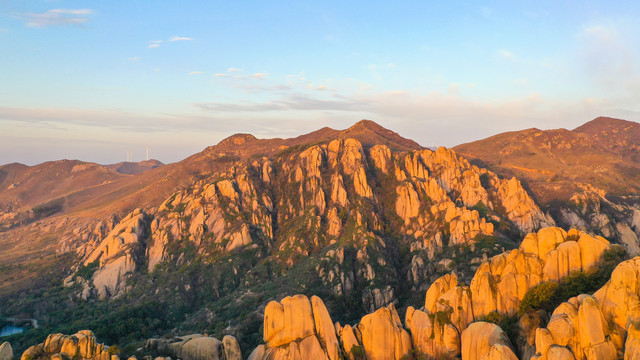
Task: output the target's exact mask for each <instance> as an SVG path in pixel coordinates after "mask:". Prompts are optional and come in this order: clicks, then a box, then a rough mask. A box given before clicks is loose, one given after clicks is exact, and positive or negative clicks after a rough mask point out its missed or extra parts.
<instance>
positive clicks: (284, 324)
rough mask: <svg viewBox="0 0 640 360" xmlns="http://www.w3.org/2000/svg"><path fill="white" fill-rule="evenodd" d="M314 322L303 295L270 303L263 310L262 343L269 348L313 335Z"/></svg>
mask: <svg viewBox="0 0 640 360" xmlns="http://www.w3.org/2000/svg"><path fill="white" fill-rule="evenodd" d="M314 326H315V322H314V319H313V313H312V309H311V303H310V302H309V299H308V298H307V297H306V296H304V295H296V296H289V297H286V298H284V299H282V301H281V302H276V301H272V302H270V303H269V304H268V305H267V307H266V308H265V310H264V341H266V342H267V345H268V346H269V347H277V346H281V345H285V344H289V343H291V342H293V341H296V340H300V339H303V338H305V337H307V336H310V335H313V334H314Z"/></svg>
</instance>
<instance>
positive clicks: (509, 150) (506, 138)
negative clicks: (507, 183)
mask: <svg viewBox="0 0 640 360" xmlns="http://www.w3.org/2000/svg"><path fill="white" fill-rule="evenodd" d="M454 149H455V150H456V151H458V152H459V153H461V154H463V155H464V156H466V157H467V158H469V159H475V160H476V162H477V163H479V164H483V165H485V166H487V167H488V168H490V169H492V170H493V171H496V172H497V173H499V174H503V175H504V176H516V177H518V178H519V179H522V180H524V181H526V182H527V184H528V185H529V186H530V188H531V190H532V191H533V192H534V193H535V195H536V196H537V198H538V199H539V200H541V201H545V202H546V201H549V200H554V199H568V198H569V197H571V196H572V195H573V194H574V193H575V192H576V191H579V190H580V189H581V187H580V184H579V183H581V184H587V183H588V184H591V185H593V186H596V187H598V188H601V189H603V190H605V191H607V192H608V193H611V194H615V195H628V194H637V193H638V192H639V191H640V162H639V159H640V124H638V123H635V122H631V121H625V120H619V119H612V118H607V117H599V118H596V119H594V120H592V121H590V122H588V123H586V124H584V125H582V126H580V127H578V128H576V129H574V130H566V129H555V130H539V129H527V130H522V131H514V132H506V133H502V134H498V135H495V136H492V137H489V138H486V139H483V140H478V141H474V142H471V143H467V144H462V145H458V146H456V147H454Z"/></svg>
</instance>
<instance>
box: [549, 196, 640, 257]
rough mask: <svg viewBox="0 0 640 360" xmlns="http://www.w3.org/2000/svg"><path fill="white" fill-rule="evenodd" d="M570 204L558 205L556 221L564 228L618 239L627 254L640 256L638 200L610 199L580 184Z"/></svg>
mask: <svg viewBox="0 0 640 360" xmlns="http://www.w3.org/2000/svg"><path fill="white" fill-rule="evenodd" d="M578 186H579V187H580V189H581V190H580V191H579V192H576V193H575V194H574V195H573V196H572V197H571V198H570V199H569V200H568V201H567V202H564V203H557V204H555V205H554V208H553V211H552V213H553V215H554V218H555V219H556V220H557V222H558V224H559V225H561V226H563V227H574V228H580V229H585V230H588V231H590V232H593V233H599V234H602V235H603V236H604V237H606V238H608V239H616V240H617V242H619V243H620V244H622V245H624V247H625V249H626V251H627V253H629V254H631V255H639V254H640V199H639V198H638V197H636V196H624V197H610V196H607V193H606V192H605V191H604V190H602V189H599V188H596V187H594V186H591V185H588V184H578Z"/></svg>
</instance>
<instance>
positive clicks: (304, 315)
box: [251, 295, 340, 360]
mask: <svg viewBox="0 0 640 360" xmlns="http://www.w3.org/2000/svg"><path fill="white" fill-rule="evenodd" d="M264 341H265V342H266V346H265V347H264V349H262V350H256V351H258V352H256V351H254V353H253V354H252V355H251V358H252V359H256V360H258V359H265V360H266V359H331V360H337V359H338V358H339V354H340V343H339V342H338V339H337V336H336V332H335V328H334V326H333V322H332V321H331V317H330V316H329V313H328V312H327V309H326V307H325V306H324V303H323V302H322V300H320V298H318V297H316V296H313V297H312V298H311V301H309V298H307V297H306V296H303V295H296V296H293V297H286V298H284V299H282V300H281V301H280V302H276V301H272V302H270V303H269V304H268V305H267V307H266V308H265V315H264Z"/></svg>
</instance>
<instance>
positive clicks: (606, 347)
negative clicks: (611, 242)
mask: <svg viewBox="0 0 640 360" xmlns="http://www.w3.org/2000/svg"><path fill="white" fill-rule="evenodd" d="M638 284H640V257H635V258H633V259H631V260H627V261H624V262H622V263H620V264H619V265H618V266H617V267H616V268H615V269H614V270H613V273H612V274H611V279H610V280H609V281H608V282H607V283H606V284H605V285H604V286H603V287H602V288H600V289H599V290H598V291H596V292H595V293H594V294H593V295H580V296H577V297H574V298H571V299H568V300H567V301H566V302H564V303H562V304H561V305H560V306H558V307H557V308H556V309H555V310H554V312H553V314H552V316H551V319H550V320H549V323H548V324H547V326H546V327H545V328H539V329H537V330H536V341H535V343H536V352H537V354H538V355H537V356H538V358H540V359H550V358H560V356H562V358H563V359H574V358H575V359H576V360H580V359H603V360H606V359H616V358H622V357H624V358H625V359H635V358H637V357H638V354H640V352H639V351H638V344H639V343H640V341H639V340H638V339H640V335H639V334H640V331H639V330H638V328H639V326H638V323H639V320H640V288H639V287H638Z"/></svg>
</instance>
